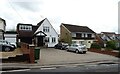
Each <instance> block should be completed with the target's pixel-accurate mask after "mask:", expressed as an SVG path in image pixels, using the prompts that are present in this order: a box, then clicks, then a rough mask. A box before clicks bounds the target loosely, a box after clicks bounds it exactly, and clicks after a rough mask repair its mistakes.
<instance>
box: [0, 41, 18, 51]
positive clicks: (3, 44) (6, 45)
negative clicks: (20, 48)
mask: <svg viewBox="0 0 120 74" xmlns="http://www.w3.org/2000/svg"><path fill="white" fill-rule="evenodd" d="M15 48H16V47H15V45H13V44H11V43H10V42H8V41H6V40H0V51H6V52H7V51H14V50H15Z"/></svg>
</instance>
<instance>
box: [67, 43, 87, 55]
mask: <svg viewBox="0 0 120 74" xmlns="http://www.w3.org/2000/svg"><path fill="white" fill-rule="evenodd" d="M66 50H67V51H74V52H76V53H80V52H81V53H84V54H85V53H86V52H87V48H86V45H83V44H71V45H70V46H67V47H66Z"/></svg>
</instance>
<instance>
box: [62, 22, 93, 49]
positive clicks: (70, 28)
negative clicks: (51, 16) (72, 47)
mask: <svg viewBox="0 0 120 74" xmlns="http://www.w3.org/2000/svg"><path fill="white" fill-rule="evenodd" d="M60 41H62V42H66V43H69V44H71V43H79V44H85V45H86V46H87V48H90V46H91V44H92V43H93V42H94V41H95V32H94V31H92V30H91V29H90V28H88V27H87V26H78V25H71V24H64V23H62V24H61V25H60Z"/></svg>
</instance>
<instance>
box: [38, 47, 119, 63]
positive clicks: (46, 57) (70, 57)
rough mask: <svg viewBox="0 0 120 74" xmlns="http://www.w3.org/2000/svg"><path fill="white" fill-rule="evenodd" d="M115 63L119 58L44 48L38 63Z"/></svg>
mask: <svg viewBox="0 0 120 74" xmlns="http://www.w3.org/2000/svg"><path fill="white" fill-rule="evenodd" d="M107 60H108V61H113V60H118V58H116V57H113V56H110V55H104V54H99V53H94V52H89V51H88V52H87V53H86V54H76V53H74V52H67V51H65V50H59V49H54V48H47V49H45V48H42V49H41V51H40V60H38V63H39V64H40V65H49V64H69V63H73V64H75V63H79V64H80V63H83V62H93V61H107Z"/></svg>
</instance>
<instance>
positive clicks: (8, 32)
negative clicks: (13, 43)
mask: <svg viewBox="0 0 120 74" xmlns="http://www.w3.org/2000/svg"><path fill="white" fill-rule="evenodd" d="M5 34H17V32H16V31H6V32H5Z"/></svg>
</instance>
